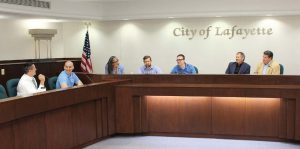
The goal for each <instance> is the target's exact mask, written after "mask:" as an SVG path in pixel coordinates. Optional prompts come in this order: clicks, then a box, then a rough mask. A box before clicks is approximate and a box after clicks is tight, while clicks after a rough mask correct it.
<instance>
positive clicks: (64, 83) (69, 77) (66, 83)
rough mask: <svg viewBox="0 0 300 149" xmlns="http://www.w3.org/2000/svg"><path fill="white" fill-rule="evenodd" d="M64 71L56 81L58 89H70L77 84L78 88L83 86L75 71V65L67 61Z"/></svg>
mask: <svg viewBox="0 0 300 149" xmlns="http://www.w3.org/2000/svg"><path fill="white" fill-rule="evenodd" d="M64 69H65V70H64V71H62V72H61V73H60V74H59V76H58V78H57V81H56V88H57V89H58V88H68V87H73V86H74V85H75V84H76V85H77V86H81V85H83V84H82V82H81V81H80V80H79V78H78V77H77V76H76V74H75V73H74V72H72V71H73V69H74V64H73V62H71V61H66V62H65V65H64Z"/></svg>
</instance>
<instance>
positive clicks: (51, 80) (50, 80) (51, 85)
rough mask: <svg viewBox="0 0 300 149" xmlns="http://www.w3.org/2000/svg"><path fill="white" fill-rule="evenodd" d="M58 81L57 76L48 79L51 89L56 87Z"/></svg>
mask: <svg viewBox="0 0 300 149" xmlns="http://www.w3.org/2000/svg"><path fill="white" fill-rule="evenodd" d="M56 81H57V76H54V77H51V78H49V79H48V85H49V89H50V90H53V89H56Z"/></svg>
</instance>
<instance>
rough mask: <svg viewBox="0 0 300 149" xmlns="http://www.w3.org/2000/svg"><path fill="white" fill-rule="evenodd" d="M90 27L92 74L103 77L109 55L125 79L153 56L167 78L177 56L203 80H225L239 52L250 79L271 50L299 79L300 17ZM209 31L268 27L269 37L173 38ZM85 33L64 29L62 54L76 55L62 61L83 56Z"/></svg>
mask: <svg viewBox="0 0 300 149" xmlns="http://www.w3.org/2000/svg"><path fill="white" fill-rule="evenodd" d="M92 24H93V25H92V27H91V29H90V39H91V49H92V56H93V64H94V68H95V70H96V73H104V65H105V63H106V62H107V60H108V58H109V57H110V56H111V55H116V56H118V57H119V58H120V62H121V63H122V64H124V65H125V71H126V73H135V72H136V71H137V68H138V67H139V66H141V65H142V57H143V56H144V55H146V54H149V55H151V56H152V58H153V63H154V64H155V65H158V66H159V67H161V68H162V70H163V72H165V73H169V72H170V71H171V69H172V67H173V66H174V65H176V61H175V60H176V55H177V54H179V53H183V54H185V55H186V61H187V62H188V63H191V64H193V65H196V66H197V67H198V68H199V70H200V73H201V74H223V73H224V72H225V69H226V67H227V65H228V63H229V62H230V61H234V59H235V53H236V52H238V51H243V52H244V53H245V54H246V62H247V63H249V64H250V65H251V66H252V69H251V73H253V72H254V70H255V67H256V65H257V63H258V62H260V61H261V60H262V53H263V51H265V50H271V51H273V52H274V59H275V60H276V61H278V62H279V63H282V64H283V65H284V66H285V74H297V75H299V74H300V69H299V68H300V63H298V62H297V58H298V56H299V55H300V51H299V50H298V47H299V43H300V36H299V35H300V17H271V18H265V17H244V18H242V17H232V18H198V19H168V20H167V19H166V20H140V21H109V22H99V23H96V22H94V23H92ZM209 25H213V26H221V27H232V26H233V25H238V26H240V27H243V28H252V27H266V28H269V27H272V29H273V34H272V35H269V36H250V37H247V38H246V39H241V37H234V38H233V39H228V37H220V36H210V38H208V39H206V40H203V39H202V38H200V37H195V38H194V39H193V40H188V39H187V38H184V37H174V36H173V29H174V28H176V27H185V28H195V29H201V28H206V27H207V26H209ZM84 33H85V29H84V26H77V25H76V23H75V24H74V23H65V24H64V43H65V50H74V51H70V52H66V53H65V56H66V57H69V56H71V57H73V56H75V55H79V54H80V53H81V52H80V49H82V45H83V38H84ZM75 51H76V52H75ZM75 53H76V54H75ZM74 54H75V55H74Z"/></svg>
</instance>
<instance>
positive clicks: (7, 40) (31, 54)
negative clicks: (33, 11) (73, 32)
mask: <svg viewBox="0 0 300 149" xmlns="http://www.w3.org/2000/svg"><path fill="white" fill-rule="evenodd" d="M62 26H63V25H62V24H61V23H51V22H47V21H46V22H45V20H28V19H17V20H14V19H2V20H0V28H1V34H0V52H1V54H0V60H15V59H33V58H35V46H34V44H35V43H34V38H33V37H31V35H30V34H29V33H28V30H29V29H32V28H42V29H43V28H51V29H57V30H58V33H57V34H56V35H55V37H54V38H53V40H52V57H53V58H58V57H64V48H63V45H64V44H63V42H62V40H63V34H62ZM40 45H41V58H46V57H47V52H46V51H47V48H46V47H47V43H46V42H45V41H41V44H40Z"/></svg>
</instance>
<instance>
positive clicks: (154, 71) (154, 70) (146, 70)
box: [138, 65, 161, 74]
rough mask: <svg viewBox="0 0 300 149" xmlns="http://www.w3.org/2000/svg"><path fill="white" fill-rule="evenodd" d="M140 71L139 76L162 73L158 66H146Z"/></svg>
mask: <svg viewBox="0 0 300 149" xmlns="http://www.w3.org/2000/svg"><path fill="white" fill-rule="evenodd" d="M138 71H139V74H160V73H161V70H160V68H159V67H157V66H151V67H146V66H145V65H144V66H141V67H140V68H139V70H138Z"/></svg>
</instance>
